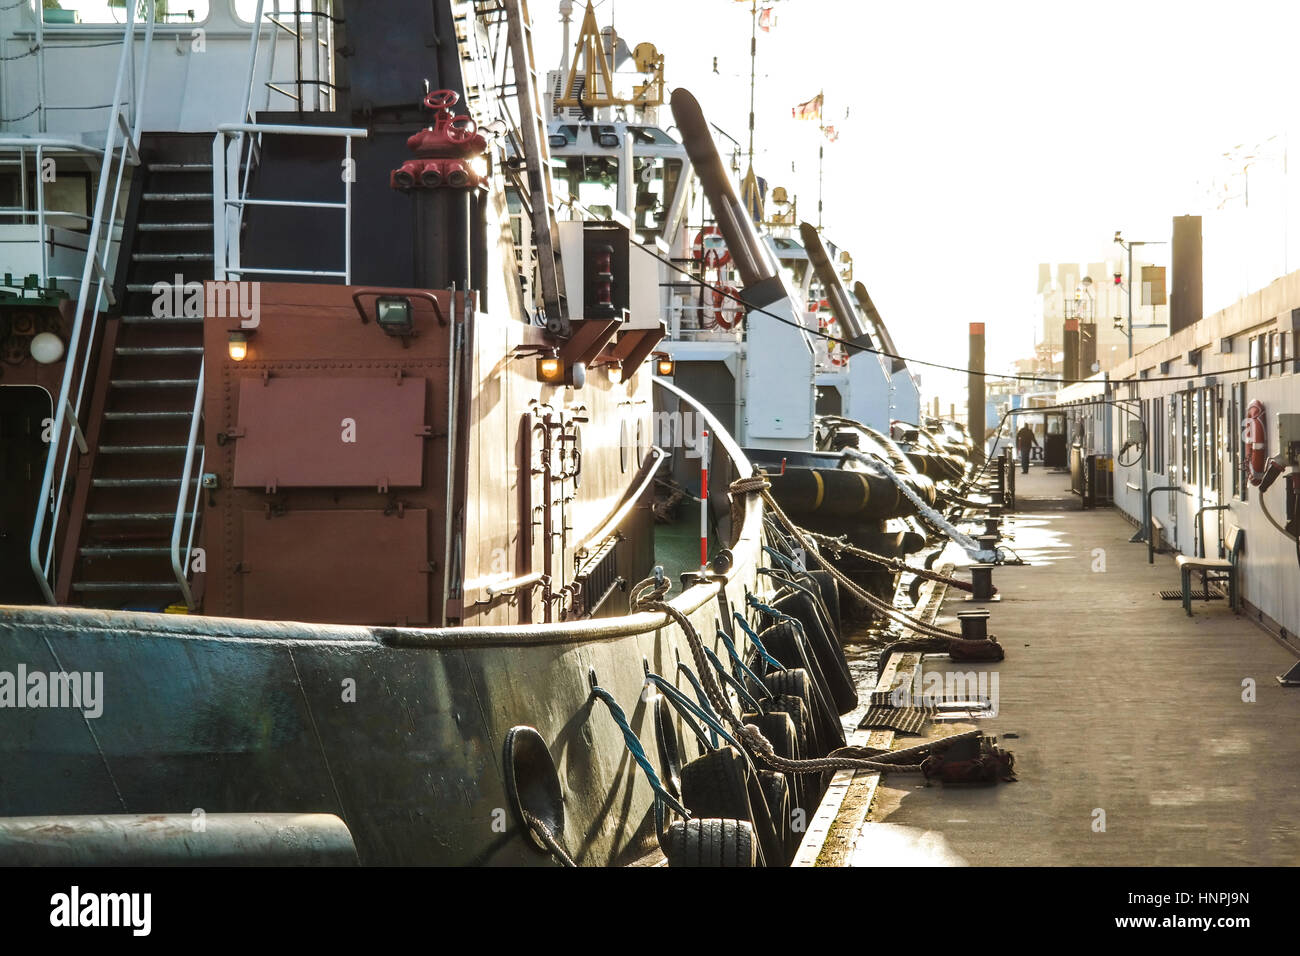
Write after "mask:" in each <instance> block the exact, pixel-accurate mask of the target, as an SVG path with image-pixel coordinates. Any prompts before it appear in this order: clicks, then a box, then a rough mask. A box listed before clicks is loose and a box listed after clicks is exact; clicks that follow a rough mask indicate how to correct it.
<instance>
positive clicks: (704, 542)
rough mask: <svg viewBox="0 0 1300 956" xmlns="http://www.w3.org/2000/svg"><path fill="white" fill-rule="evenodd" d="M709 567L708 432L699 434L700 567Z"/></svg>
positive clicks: (706, 430)
mask: <svg viewBox="0 0 1300 956" xmlns="http://www.w3.org/2000/svg"><path fill="white" fill-rule="evenodd" d="M708 566H709V430H708V429H707V428H706V429H704V430H703V431H701V432H700V567H701V568H707V567H708Z"/></svg>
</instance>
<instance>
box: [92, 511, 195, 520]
mask: <svg viewBox="0 0 1300 956" xmlns="http://www.w3.org/2000/svg"><path fill="white" fill-rule="evenodd" d="M86 520H87V521H175V520H176V512H174V511H88V512H87V513H86Z"/></svg>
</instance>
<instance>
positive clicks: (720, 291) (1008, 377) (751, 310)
mask: <svg viewBox="0 0 1300 956" xmlns="http://www.w3.org/2000/svg"><path fill="white" fill-rule="evenodd" d="M633 248H636V249H640V250H642V251H643V252H645V253H646V255H649V256H652V257H654V258H655V259H658V260H659V261H660V262H662V263H664V265H666V266H668V267H669V268H671V269H674V270H676V271H677V272H679V273H681V274H682V275H684V276H686V277H687V278H689V279H690V280H691V281H692V282H696V283H698V284H699V285H700V286H702V287H703V288H705V289H708V290H710V291H712V292H713V294H714V295H715V296H718V297H721V298H724V299H731V300H732V301H734V302H737V303H739V304H740V305H741V307H742V308H744V309H745V310H746V313H747V314H748V315H765V316H767V317H768V318H771V319H776V321H778V322H780V323H781V324H783V325H788V326H791V327H792V328H796V329H801V330H802V331H804V332H806V333H808V334H809V335H815V336H817V337H818V338H822V339H825V340H826V341H827V342H833V343H835V344H837V345H841V346H843V347H844V349H845V350H846V351H853V352H868V353H870V354H872V355H879V356H882V357H883V358H888V359H897V360H899V361H900V362H906V363H907V364H909V365H924V366H926V367H927V368H937V369H940V370H942V371H945V372H960V373H961V374H962V375H980V376H983V377H984V378H985V379H994V380H997V381H1004V382H1048V383H1051V384H1052V385H1056V386H1064V385H1097V384H1100V383H1099V382H1097V381H1095V380H1094V379H1090V378H1052V377H1048V376H1044V375H1022V374H1020V373H1011V372H1009V373H1005V374H998V373H996V372H989V371H987V370H986V369H971V368H962V367H960V366H957V365H944V364H943V363H942V362H931V361H927V360H926V359H919V358H911V357H909V356H906V355H898V354H896V353H894V352H887V351H885V350H884V349H878V348H873V347H871V346H869V345H861V344H859V343H857V342H853V341H850V340H849V339H845V338H841V337H840V336H838V335H832V334H831V333H829V332H824V331H822V330H821V329H812V328H809V327H808V326H806V325H804V324H803V323H801V322H794V321H791V320H790V319H787V318H786V317H785V316H783V315H777V314H776V313H775V312H769V311H768V310H767V309H764V308H761V307H758V306H751V305H749V304H748V303H747V302H746V301H745V299H744V297H743V296H742V295H739V294H737V293H735V292H733V291H731V290H730V289H729V288H728V287H726V286H722V285H714V284H713V283H712V282H709V281H707V280H705V279H701V278H700V277H699V276H697V275H696V274H695V273H694V272H692V271H691V270H689V269H687V268H684V267H683V266H681V265H679V264H678V263H676V262H674V261H673V260H672V259H670V258H668V257H667V256H663V255H660V254H659V253H658V252H656V251H655V250H654V249H651V248H649V247H647V246H643V245H641V244H640V243H634V244H633ZM1286 361H1289V360H1286V359H1269V360H1267V361H1263V362H1259V363H1257V364H1255V365H1245V366H1242V367H1240V368H1226V369H1219V370H1218V371H1217V372H1216V373H1215V374H1216V375H1231V374H1235V373H1237V372H1245V373H1249V372H1252V371H1256V370H1262V369H1264V368H1270V367H1272V366H1273V365H1284V364H1285V362H1286ZM1205 374H1206V373H1204V372H1198V373H1196V374H1194V375H1163V376H1161V377H1160V378H1155V379H1125V380H1124V382H1125V383H1126V384H1128V385H1131V386H1133V387H1137V385H1139V384H1140V383H1142V382H1150V383H1152V384H1158V383H1160V382H1190V381H1192V380H1193V379H1198V378H1204V377H1205Z"/></svg>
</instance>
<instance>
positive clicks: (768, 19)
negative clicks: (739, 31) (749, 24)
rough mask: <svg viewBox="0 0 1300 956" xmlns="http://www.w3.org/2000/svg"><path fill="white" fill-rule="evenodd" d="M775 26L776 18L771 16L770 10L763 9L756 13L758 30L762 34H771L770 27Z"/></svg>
mask: <svg viewBox="0 0 1300 956" xmlns="http://www.w3.org/2000/svg"><path fill="white" fill-rule="evenodd" d="M774 26H776V18H774V17H773V16H772V8H771V7H764V8H763V9H762V10H760V11H758V28H759V29H760V30H762V31H763V32H764V33H771V32H772V27H774Z"/></svg>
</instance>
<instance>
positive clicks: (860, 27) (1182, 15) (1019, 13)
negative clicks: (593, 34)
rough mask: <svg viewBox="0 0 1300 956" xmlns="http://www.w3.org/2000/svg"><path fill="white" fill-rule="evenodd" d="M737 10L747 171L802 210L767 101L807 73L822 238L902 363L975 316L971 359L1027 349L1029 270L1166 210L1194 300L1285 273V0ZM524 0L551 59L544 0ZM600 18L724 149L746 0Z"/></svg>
mask: <svg viewBox="0 0 1300 956" xmlns="http://www.w3.org/2000/svg"><path fill="white" fill-rule="evenodd" d="M576 6H577V10H576V11H575V23H574V27H573V30H574V36H575V37H576V34H577V26H578V23H580V20H581V11H582V8H583V4H582V3H581V0H580V2H579V3H578V4H577V5H576ZM759 6H760V8H761V7H763V6H772V7H774V15H775V19H776V25H775V27H774V28H773V30H772V31H771V32H770V33H763V32H760V33H759V35H758V36H759V40H758V57H759V59H758V72H759V77H758V86H757V90H758V95H757V106H756V114H757V118H756V124H757V147H758V150H757V151H758V155H757V157H756V167H757V172H758V174H759V175H760V176H764V177H766V178H767V179H768V180H769V183H770V184H771V185H773V186H775V185H784V186H786V187H787V189H789V190H790V191H791V192H794V193H797V195H798V197H799V209H800V214H801V216H802V217H803V218H805V219H808V220H809V221H813V222H815V221H816V211H817V145H818V139H819V136H818V132H817V128H816V125H815V124H813V123H808V122H798V121H795V120H792V119H791V118H790V107H791V106H793V105H794V104H796V103H799V102H802V101H804V100H807V99H810V98H811V97H813V96H814V95H816V93H817V92H818V91H819V90H824V91H825V97H826V100H825V102H826V112H825V122H827V123H828V124H834V125H835V126H836V127H838V128H839V130H840V137H839V140H838V142H836V143H833V144H828V145H827V146H826V169H825V214H824V221H825V227H826V235H827V237H828V238H829V239H831V241H833V242H835V243H837V244H839V245H841V246H844V247H846V248H848V249H849V250H850V251H851V253H852V255H853V257H854V265H855V278H858V279H861V280H862V281H863V282H865V283H866V285H867V287H868V289H869V290H870V291H871V296H872V298H873V299H874V300H875V303H876V305H877V306H878V308H879V309H880V311H881V314H882V315H883V317H884V318H885V320H886V321H887V322H888V323H889V324H890V327H891V330H892V331H893V334H894V338H895V340H896V341H897V343H898V346H899V349H900V350H901V351H902V352H904V353H905V354H907V355H909V356H915V357H918V358H926V359H931V360H933V361H937V362H944V363H947V364H951V365H957V366H963V367H964V366H965V364H966V358H967V353H966V348H967V346H966V330H967V323H968V322H984V323H986V328H987V335H988V348H989V369H990V371H993V370H1004V369H1007V368H1008V367H1009V363H1010V362H1011V361H1012V360H1014V359H1016V358H1020V357H1024V356H1025V355H1027V354H1029V353H1030V351H1031V349H1032V345H1033V341H1034V329H1035V328H1036V327H1037V326H1038V324H1039V312H1038V304H1037V300H1036V298H1035V292H1036V288H1035V285H1036V280H1037V264H1038V263H1040V262H1058V261H1059V262H1075V261H1078V262H1087V261H1097V260H1098V259H1100V258H1103V257H1106V256H1112V255H1115V254H1116V253H1117V252H1118V251H1119V250H1118V247H1116V246H1114V245H1113V244H1112V242H1111V238H1112V236H1113V235H1114V233H1115V230H1117V229H1119V230H1122V231H1123V233H1124V235H1125V237H1126V238H1131V239H1163V240H1166V241H1167V240H1168V239H1169V233H1170V228H1171V225H1170V220H1171V219H1172V217H1173V216H1175V215H1182V214H1194V215H1196V214H1199V215H1203V216H1204V217H1205V219H1204V222H1203V229H1204V233H1205V306H1206V313H1207V314H1208V313H1210V312H1212V311H1215V310H1217V309H1219V308H1222V307H1223V306H1225V305H1228V304H1230V303H1231V302H1232V301H1233V300H1235V299H1236V298H1237V297H1238V296H1240V295H1241V294H1242V293H1243V292H1244V291H1246V290H1247V289H1253V288H1258V287H1259V286H1261V285H1265V284H1267V282H1269V281H1270V280H1272V279H1273V278H1276V277H1277V276H1278V275H1281V274H1283V272H1284V271H1286V270H1287V269H1288V268H1290V269H1296V268H1300V219H1297V218H1296V217H1295V216H1294V215H1292V214H1291V213H1290V210H1294V209H1296V208H1298V207H1300V200H1295V201H1288V200H1289V198H1290V197H1288V195H1287V189H1286V179H1287V177H1285V176H1284V175H1283V168H1284V166H1283V162H1284V155H1286V154H1288V153H1289V138H1288V136H1287V129H1288V127H1290V128H1292V129H1293V130H1295V131H1296V132H1297V133H1298V134H1300V123H1297V122H1296V118H1297V112H1298V111H1300V96H1297V93H1298V92H1300V90H1298V89H1297V87H1298V86H1300V83H1298V82H1297V74H1296V69H1295V65H1294V57H1295V54H1294V45H1295V38H1296V37H1297V36H1298V35H1300V3H1297V2H1295V0H1274V2H1265V0H1234V2H1232V3H1231V4H1229V3H1227V2H1224V0H1218V2H1193V0H1178V2H1173V0H1095V2H1092V3H1086V4H1075V3H1065V2H1061V0H1038V2H996V0H989V2H984V3H974V2H958V0H935V2H899V0H888V2H883V0H768V2H766V3H764V2H760V3H759ZM530 8H531V11H532V15H533V17H534V19H535V20H536V33H535V42H536V44H537V47H536V53H537V57H538V61H539V65H540V64H546V65H547V67H550V66H551V65H553V64H556V63H558V60H559V48H560V36H561V33H560V30H561V27H560V23H559V15H558V13H557V10H558V3H557V2H547V0H534V2H533V3H532V4H530ZM611 15H612V16H613V17H614V20H615V25H616V27H617V29H618V31H619V35H620V36H621V37H622V38H623V39H624V40H625V41H627V43H628V45H629V46H635V45H636V44H637V43H639V42H642V41H650V42H652V43H654V44H656V45H657V46H658V47H659V49H660V51H661V52H662V53H664V54H665V56H666V58H667V69H666V74H667V80H668V85H669V87H670V88H672V87H677V86H685V87H687V88H688V89H690V90H691V91H692V92H694V93H695V94H696V96H697V97H698V98H699V100H700V102H701V104H702V105H703V107H704V110H705V113H706V115H707V116H708V117H709V119H710V120H712V121H713V122H714V123H717V124H718V125H719V126H721V127H723V128H724V129H726V130H728V131H729V132H731V133H732V135H733V136H735V137H736V138H737V139H739V140H741V142H742V143H743V142H744V139H745V133H746V126H747V114H748V104H749V90H748V83H749V32H750V15H749V4H748V3H745V2H737V0H654V2H647V0H604V2H602V3H600V4H598V5H597V17H598V19H599V21H600V23H601V25H602V26H603V25H605V24H607V23H609V21H610V18H611ZM714 57H717V60H718V73H717V74H714V72H713V58H714ZM846 110H848V111H849V116H848V118H847V119H846V118H845V111H846ZM662 122H663V125H665V126H667V125H668V124H669V123H670V122H671V119H670V114H668V115H667V116H666V117H665V118H663V120H662ZM1270 137H1275V138H1274V139H1271V140H1270ZM1294 138H1295V141H1296V146H1297V150H1298V157H1297V158H1298V160H1300V135H1298V136H1296V137H1294ZM1260 143H1264V144H1265V145H1264V146H1263V148H1262V149H1252V147H1255V146H1256V144H1260ZM1238 146H1241V147H1243V148H1242V149H1240V150H1238V151H1237V152H1238V154H1241V155H1252V154H1253V155H1255V156H1256V158H1255V159H1254V160H1253V161H1249V162H1250V168H1249V171H1248V173H1247V174H1246V175H1243V173H1242V167H1243V166H1245V165H1246V164H1247V162H1248V161H1247V160H1241V161H1239V162H1235V163H1234V162H1233V161H1231V160H1229V159H1226V158H1225V157H1224V154H1225V153H1230V152H1233V150H1234V148H1235V147H1238ZM792 162H793V163H794V166H795V172H794V173H793V174H792V173H791V171H790V170H791V163H792ZM1247 179H1248V181H1249V188H1250V205H1249V209H1247V208H1246V207H1245V202H1244V195H1243V191H1244V190H1243V187H1244V185H1245V182H1246V181H1247ZM1297 186H1300V183H1297ZM1216 188H1217V190H1218V193H1219V195H1217V196H1213V198H1212V193H1213V191H1214V190H1215V189H1216ZM1225 189H1226V193H1227V195H1228V196H1229V197H1231V198H1229V199H1228V201H1227V203H1226V204H1225V205H1224V206H1223V208H1222V209H1217V208H1216V206H1218V204H1219V202H1220V200H1221V198H1222V195H1223V194H1224V192H1225ZM1288 225H1289V226H1290V228H1289V230H1288V228H1287V227H1288ZM1288 232H1289V233H1290V234H1291V235H1288ZM1288 240H1289V241H1288ZM1289 245H1293V246H1294V248H1288V246H1289ZM1156 248H1157V249H1159V248H1161V247H1156ZM1165 248H1167V247H1165ZM1165 255H1167V253H1165ZM1153 258H1155V260H1156V261H1164V260H1163V259H1162V258H1161V254H1160V253H1155V254H1154V255H1153ZM914 369H917V370H919V371H920V374H921V376H922V392H923V394H924V395H925V396H926V397H927V398H928V397H930V396H933V395H934V394H935V393H936V391H937V392H938V394H939V396H940V398H941V401H942V403H943V406H944V407H945V408H946V407H947V405H948V403H949V402H951V401H956V402H959V403H961V402H964V388H965V378H964V376H956V375H951V374H947V373H940V372H937V371H935V370H926V369H924V368H918V367H916V366H914Z"/></svg>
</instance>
